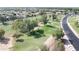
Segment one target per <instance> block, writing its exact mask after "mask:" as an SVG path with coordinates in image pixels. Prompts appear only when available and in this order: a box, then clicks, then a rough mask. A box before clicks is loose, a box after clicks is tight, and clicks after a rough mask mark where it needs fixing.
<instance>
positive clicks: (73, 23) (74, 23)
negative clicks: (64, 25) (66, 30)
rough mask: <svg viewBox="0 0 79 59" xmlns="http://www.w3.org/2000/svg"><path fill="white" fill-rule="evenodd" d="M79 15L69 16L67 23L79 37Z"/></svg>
mask: <svg viewBox="0 0 79 59" xmlns="http://www.w3.org/2000/svg"><path fill="white" fill-rule="evenodd" d="M78 22H79V15H75V16H70V17H69V18H68V25H69V26H70V28H71V30H72V31H73V32H74V34H75V35H76V36H77V37H78V38H79V23H78Z"/></svg>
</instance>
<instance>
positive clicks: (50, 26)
mask: <svg viewBox="0 0 79 59" xmlns="http://www.w3.org/2000/svg"><path fill="white" fill-rule="evenodd" d="M46 27H51V28H55V26H52V25H46Z"/></svg>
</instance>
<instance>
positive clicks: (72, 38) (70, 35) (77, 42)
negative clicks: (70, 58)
mask: <svg viewBox="0 0 79 59" xmlns="http://www.w3.org/2000/svg"><path fill="white" fill-rule="evenodd" d="M69 16H70V15H66V16H65V17H64V18H63V20H62V26H63V29H64V32H65V33H66V35H67V36H68V38H69V41H70V42H71V44H72V45H73V46H74V48H75V49H76V51H79V39H78V38H77V37H76V36H75V34H74V33H73V32H72V31H71V29H70V28H69V26H68V24H67V18H68V17H69Z"/></svg>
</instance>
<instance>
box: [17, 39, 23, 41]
mask: <svg viewBox="0 0 79 59" xmlns="http://www.w3.org/2000/svg"><path fill="white" fill-rule="evenodd" d="M16 42H24V39H17V40H16Z"/></svg>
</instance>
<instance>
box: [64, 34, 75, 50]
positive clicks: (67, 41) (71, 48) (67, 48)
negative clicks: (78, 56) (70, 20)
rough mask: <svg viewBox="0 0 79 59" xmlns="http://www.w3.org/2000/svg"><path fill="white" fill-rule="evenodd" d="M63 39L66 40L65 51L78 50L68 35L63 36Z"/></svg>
mask: <svg viewBox="0 0 79 59" xmlns="http://www.w3.org/2000/svg"><path fill="white" fill-rule="evenodd" d="M63 39H65V40H66V42H65V44H64V47H65V51H76V50H75V48H74V47H73V45H72V44H71V43H70V41H69V38H68V37H67V36H66V35H65V36H64V37H63Z"/></svg>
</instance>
